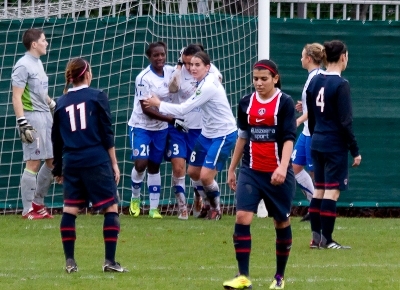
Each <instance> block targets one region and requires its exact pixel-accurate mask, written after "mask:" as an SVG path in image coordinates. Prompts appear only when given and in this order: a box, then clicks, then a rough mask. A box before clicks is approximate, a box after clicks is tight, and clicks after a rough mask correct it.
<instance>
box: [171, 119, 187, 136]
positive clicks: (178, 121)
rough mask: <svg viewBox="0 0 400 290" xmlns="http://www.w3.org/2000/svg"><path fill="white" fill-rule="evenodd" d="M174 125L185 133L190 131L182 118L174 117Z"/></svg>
mask: <svg viewBox="0 0 400 290" xmlns="http://www.w3.org/2000/svg"><path fill="white" fill-rule="evenodd" d="M172 125H174V127H175V128H176V129H177V130H178V131H181V132H183V133H187V132H189V128H188V127H187V126H186V125H185V124H184V122H183V120H182V119H177V118H173V119H172Z"/></svg>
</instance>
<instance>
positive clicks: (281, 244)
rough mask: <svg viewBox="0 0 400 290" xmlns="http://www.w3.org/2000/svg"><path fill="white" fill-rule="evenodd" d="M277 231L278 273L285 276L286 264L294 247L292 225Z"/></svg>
mask: <svg viewBox="0 0 400 290" xmlns="http://www.w3.org/2000/svg"><path fill="white" fill-rule="evenodd" d="M275 231H276V275H279V276H281V277H282V278H283V277H284V276H285V269H286V264H287V261H288V259H289V254H290V249H291V247H292V227H291V226H290V225H289V226H288V227H286V228H283V229H275Z"/></svg>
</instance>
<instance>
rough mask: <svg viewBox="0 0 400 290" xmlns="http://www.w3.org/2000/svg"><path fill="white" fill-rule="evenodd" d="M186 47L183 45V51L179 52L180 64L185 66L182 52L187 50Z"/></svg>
mask: <svg viewBox="0 0 400 290" xmlns="http://www.w3.org/2000/svg"><path fill="white" fill-rule="evenodd" d="M185 49H186V47H183V48H182V49H181V51H180V52H179V58H178V65H180V66H183V60H182V54H183V52H184V51H185Z"/></svg>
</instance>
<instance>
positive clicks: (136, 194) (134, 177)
mask: <svg viewBox="0 0 400 290" xmlns="http://www.w3.org/2000/svg"><path fill="white" fill-rule="evenodd" d="M143 179H144V171H143V172H137V171H136V169H135V166H134V167H133V168H132V173H131V181H132V198H140V191H141V188H142V183H143Z"/></svg>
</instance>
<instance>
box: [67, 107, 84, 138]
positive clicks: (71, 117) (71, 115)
mask: <svg viewBox="0 0 400 290" xmlns="http://www.w3.org/2000/svg"><path fill="white" fill-rule="evenodd" d="M76 109H77V110H79V118H80V121H81V122H80V123H81V130H83V129H86V114H85V103H84V102H83V103H80V104H77V105H76ZM65 111H66V112H68V115H69V123H70V124H71V131H72V132H74V131H76V120H75V110H74V105H70V106H68V107H66V108H65Z"/></svg>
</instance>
